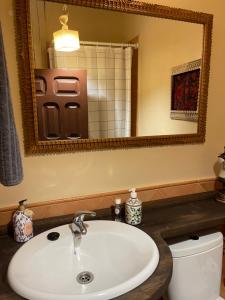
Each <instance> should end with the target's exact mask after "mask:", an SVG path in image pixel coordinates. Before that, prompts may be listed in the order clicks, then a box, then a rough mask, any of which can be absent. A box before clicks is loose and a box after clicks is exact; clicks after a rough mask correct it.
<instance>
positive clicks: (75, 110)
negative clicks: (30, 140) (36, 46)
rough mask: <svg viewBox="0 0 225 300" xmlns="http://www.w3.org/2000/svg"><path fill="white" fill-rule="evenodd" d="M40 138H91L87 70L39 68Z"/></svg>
mask: <svg viewBox="0 0 225 300" xmlns="http://www.w3.org/2000/svg"><path fill="white" fill-rule="evenodd" d="M35 89H36V101H37V114H38V134H39V140H40V141H46V140H74V139H86V138H88V102H87V72H86V70H74V69H70V70H66V69H36V70H35Z"/></svg>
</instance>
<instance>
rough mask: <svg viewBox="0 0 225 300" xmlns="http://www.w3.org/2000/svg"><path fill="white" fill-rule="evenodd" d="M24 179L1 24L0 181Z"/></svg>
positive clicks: (9, 181)
mask: <svg viewBox="0 0 225 300" xmlns="http://www.w3.org/2000/svg"><path fill="white" fill-rule="evenodd" d="M22 179H23V168H22V162H21V157H20V150H19V142H18V138H17V134H16V127H15V122H14V116H13V109H12V103H11V96H10V91H9V82H8V73H7V67H6V60H5V53H4V45H3V38H2V30H1V25H0V183H2V184H3V185H6V186H11V185H16V184H19V183H20V182H21V181H22Z"/></svg>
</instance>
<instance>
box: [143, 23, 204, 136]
mask: <svg viewBox="0 0 225 300" xmlns="http://www.w3.org/2000/svg"><path fill="white" fill-rule="evenodd" d="M147 19H149V18H147ZM139 23H140V22H139ZM146 25H147V24H146ZM146 25H144V26H143V27H142V28H143V29H142V30H141V31H140V32H141V35H140V49H139V52H140V53H139V57H140V59H139V86H138V89H139V95H138V122H137V124H138V136H139V135H142V136H143V135H144V136H145V135H162V134H185V133H197V122H188V121H180V120H173V119H171V118H170V104H171V73H172V68H173V67H175V66H178V65H181V64H184V63H188V62H190V61H193V60H196V59H199V58H201V57H202V45H203V42H202V39H203V26H202V25H200V24H192V23H187V22H181V21H173V20H167V19H159V18H150V19H149V21H148V26H146Z"/></svg>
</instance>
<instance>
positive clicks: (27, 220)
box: [13, 200, 33, 243]
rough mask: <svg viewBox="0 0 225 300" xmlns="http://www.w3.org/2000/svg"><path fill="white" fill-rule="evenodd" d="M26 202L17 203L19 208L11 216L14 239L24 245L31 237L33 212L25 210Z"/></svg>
mask: <svg viewBox="0 0 225 300" xmlns="http://www.w3.org/2000/svg"><path fill="white" fill-rule="evenodd" d="M26 202H27V200H21V201H19V208H18V210H17V211H16V212H15V213H14V215H13V228H14V239H15V241H17V242H20V243H24V242H27V241H29V240H30V239H31V238H32V237H33V222H32V216H33V212H32V210H30V209H27V208H25V205H26Z"/></svg>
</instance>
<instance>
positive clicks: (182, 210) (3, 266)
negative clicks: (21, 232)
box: [0, 192, 225, 300]
mask: <svg viewBox="0 0 225 300" xmlns="http://www.w3.org/2000/svg"><path fill="white" fill-rule="evenodd" d="M216 194H217V193H216V192H207V193H201V194H193V195H188V196H182V197H175V198H170V199H165V200H157V201H155V202H147V203H144V204H143V222H142V224H141V225H140V226H139V228H140V229H142V230H144V231H145V232H146V233H148V234H149V235H150V236H151V237H152V238H153V239H154V241H155V243H156V245H157V246H158V249H159V255H160V260H159V264H158V266H157V268H156V270H155V272H154V273H153V275H152V276H151V277H150V278H149V279H147V280H146V281H145V282H144V283H143V284H141V285H140V286H139V287H137V288H136V289H134V290H132V291H130V292H128V293H126V294H124V295H122V296H120V297H117V298H115V299H117V300H137V299H138V300H158V299H159V298H160V297H161V296H162V294H163V293H164V291H165V290H166V288H167V286H168V284H169V281H170V278H171V275H172V256H171V253H170V250H169V247H168V245H167V243H166V241H165V240H167V239H169V238H174V237H179V236H185V235H187V237H188V236H189V235H190V234H192V233H196V232H200V231H202V230H205V229H210V228H214V227H216V226H218V225H222V224H224V223H225V205H224V204H222V203H219V202H216V201H215V197H216ZM109 213H110V210H109V209H107V210H100V211H98V219H110V217H109ZM71 219H72V216H64V217H56V218H50V219H47V220H39V221H35V222H34V228H35V233H36V234H37V233H40V232H43V231H45V230H47V229H50V228H53V227H55V226H59V225H63V224H67V223H69V222H71ZM20 246H21V245H20V244H18V243H16V242H15V241H14V240H13V239H12V238H11V237H10V236H9V235H7V234H1V235H0V300H9V299H10V300H11V299H12V300H19V299H20V300H21V299H23V298H21V297H20V296H17V295H16V294H15V293H14V292H13V291H12V290H11V289H10V287H9V286H8V284H7V280H6V272H7V267H8V264H9V261H10V259H11V258H12V256H13V254H14V253H15V252H16V250H17V249H18V248H19V247H20Z"/></svg>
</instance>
